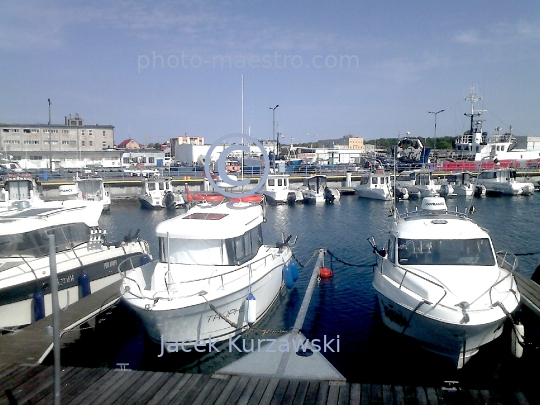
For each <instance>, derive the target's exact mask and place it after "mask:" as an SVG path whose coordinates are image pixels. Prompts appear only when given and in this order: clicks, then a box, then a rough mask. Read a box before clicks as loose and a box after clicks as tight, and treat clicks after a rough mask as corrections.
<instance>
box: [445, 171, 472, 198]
mask: <svg viewBox="0 0 540 405" xmlns="http://www.w3.org/2000/svg"><path fill="white" fill-rule="evenodd" d="M471 180H472V173H471V172H459V173H451V174H449V175H448V178H447V179H446V181H445V182H444V183H443V184H441V188H440V190H439V194H440V195H441V197H449V196H451V195H456V196H468V197H470V196H472V195H473V194H474V190H475V185H474V183H473V182H472V181H471Z"/></svg>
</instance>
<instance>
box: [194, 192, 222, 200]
mask: <svg viewBox="0 0 540 405" xmlns="http://www.w3.org/2000/svg"><path fill="white" fill-rule="evenodd" d="M191 198H192V199H193V200H194V201H206V202H219V201H223V200H224V199H225V196H222V195H221V194H204V193H198V194H191Z"/></svg>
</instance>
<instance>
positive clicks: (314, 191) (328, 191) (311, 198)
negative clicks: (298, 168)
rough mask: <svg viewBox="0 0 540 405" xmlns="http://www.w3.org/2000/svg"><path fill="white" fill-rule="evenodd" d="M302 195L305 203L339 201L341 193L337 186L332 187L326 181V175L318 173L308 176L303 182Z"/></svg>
mask: <svg viewBox="0 0 540 405" xmlns="http://www.w3.org/2000/svg"><path fill="white" fill-rule="evenodd" d="M300 190H301V191H302V195H303V197H304V202H305V203H321V202H328V203H333V202H336V201H339V199H340V198H341V193H340V192H339V190H338V189H337V188H330V187H328V185H327V183H326V176H325V175H323V174H317V175H315V176H311V177H307V178H306V179H304V183H303V184H302V188H301V189H300Z"/></svg>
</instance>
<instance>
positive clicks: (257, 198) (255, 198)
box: [231, 195, 263, 203]
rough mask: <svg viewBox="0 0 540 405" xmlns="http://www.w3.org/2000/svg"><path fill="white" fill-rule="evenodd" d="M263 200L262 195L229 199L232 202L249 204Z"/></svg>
mask: <svg viewBox="0 0 540 405" xmlns="http://www.w3.org/2000/svg"><path fill="white" fill-rule="evenodd" d="M262 199H263V196H262V195H248V196H245V197H231V201H232V202H251V203H260V202H261V201H262Z"/></svg>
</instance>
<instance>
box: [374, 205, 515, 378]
mask: <svg viewBox="0 0 540 405" xmlns="http://www.w3.org/2000/svg"><path fill="white" fill-rule="evenodd" d="M393 213H394V215H393V217H394V223H393V226H392V227H391V229H390V232H389V240H388V243H387V245H386V246H385V248H384V249H378V248H377V246H376V244H375V240H374V239H373V238H371V243H372V245H373V248H374V252H375V253H377V255H378V258H379V259H378V265H377V267H378V268H377V269H376V270H375V273H374V278H373V287H374V288H375V290H376V292H377V295H378V299H379V305H380V310H381V315H382V319H383V321H384V323H385V325H386V326H388V327H389V328H390V329H392V330H394V331H396V332H398V333H400V334H404V335H407V336H410V337H413V338H415V339H417V340H419V341H420V342H421V344H422V345H423V346H424V347H426V348H427V349H429V350H431V351H434V352H436V353H438V354H440V355H443V356H446V357H448V358H450V359H451V360H452V361H453V362H454V364H455V365H456V366H457V367H458V368H461V367H462V366H463V365H464V364H465V363H466V362H467V361H468V360H469V359H470V358H471V356H473V355H474V354H476V353H477V352H478V350H479V348H480V346H482V345H484V344H486V343H489V342H491V341H492V340H494V339H496V338H497V337H498V336H500V335H501V333H502V331H503V325H504V322H505V320H506V319H507V314H512V313H513V312H514V311H515V310H516V309H517V308H518V306H519V301H520V294H519V292H518V289H517V285H516V281H515V279H514V276H513V274H512V273H513V271H514V269H515V268H516V266H517V259H516V257H515V256H513V255H511V254H508V253H501V252H497V253H495V251H494V249H493V244H492V241H491V238H490V236H489V235H488V233H487V232H486V230H484V229H482V228H481V227H479V226H478V225H477V224H476V223H474V222H473V221H472V220H471V219H470V218H469V217H468V215H467V212H465V213H458V212H457V210H456V212H448V211H447V207H446V203H445V200H444V198H442V197H427V198H424V199H423V201H422V209H421V210H417V211H414V212H406V213H404V214H401V215H400V214H399V213H398V212H397V210H396V209H394V210H393Z"/></svg>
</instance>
